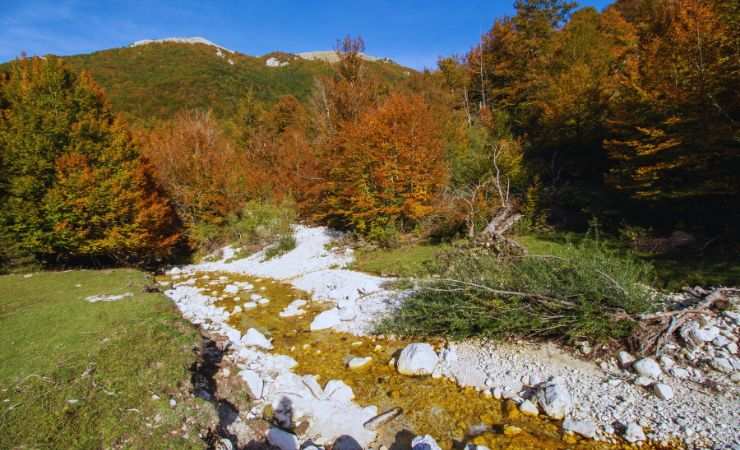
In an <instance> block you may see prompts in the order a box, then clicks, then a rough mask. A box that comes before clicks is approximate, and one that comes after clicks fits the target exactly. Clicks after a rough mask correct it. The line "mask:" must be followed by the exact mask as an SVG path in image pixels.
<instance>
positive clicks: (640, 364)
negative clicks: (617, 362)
mask: <svg viewBox="0 0 740 450" xmlns="http://www.w3.org/2000/svg"><path fill="white" fill-rule="evenodd" d="M632 368H633V369H635V372H637V374H638V375H641V376H643V377H647V378H652V379H654V380H657V379H658V378H660V376H661V375H662V374H663V370H662V369H661V368H660V365H659V364H658V363H657V362H655V360H654V359H652V358H643V359H641V360H639V361H637V362H635V363H634V364H632Z"/></svg>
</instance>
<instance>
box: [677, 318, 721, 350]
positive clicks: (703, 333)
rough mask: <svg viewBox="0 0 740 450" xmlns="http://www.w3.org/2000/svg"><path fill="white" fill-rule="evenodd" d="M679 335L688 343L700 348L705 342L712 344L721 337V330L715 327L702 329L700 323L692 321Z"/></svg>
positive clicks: (683, 327)
mask: <svg viewBox="0 0 740 450" xmlns="http://www.w3.org/2000/svg"><path fill="white" fill-rule="evenodd" d="M679 334H680V335H681V337H682V338H683V340H684V341H686V342H687V343H689V344H691V345H694V346H700V345H702V344H704V343H705V342H711V341H713V340H714V338H716V337H717V336H719V328H717V327H715V326H707V327H702V326H701V325H700V324H699V322H697V321H692V322H689V323H687V324H686V325H684V326H682V327H681V330H680V331H679Z"/></svg>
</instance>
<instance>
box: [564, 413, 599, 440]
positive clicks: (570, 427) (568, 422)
mask: <svg viewBox="0 0 740 450" xmlns="http://www.w3.org/2000/svg"><path fill="white" fill-rule="evenodd" d="M563 430H564V431H566V432H569V433H575V434H579V435H581V436H583V437H585V438H588V439H593V438H594V437H595V436H596V424H594V423H593V422H592V421H590V420H575V419H573V418H571V417H566V418H565V420H564V421H563Z"/></svg>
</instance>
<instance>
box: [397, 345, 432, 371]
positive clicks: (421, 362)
mask: <svg viewBox="0 0 740 450" xmlns="http://www.w3.org/2000/svg"><path fill="white" fill-rule="evenodd" d="M438 363H439V357H438V356H437V353H436V352H435V351H434V348H432V346H431V345H429V344H427V343H414V344H409V345H408V346H406V348H404V349H403V351H401V354H400V355H399V357H398V362H397V363H396V368H397V369H398V372H399V373H400V374H402V375H412V376H414V375H431V373H432V372H434V368H435V367H436V366H437V364H438Z"/></svg>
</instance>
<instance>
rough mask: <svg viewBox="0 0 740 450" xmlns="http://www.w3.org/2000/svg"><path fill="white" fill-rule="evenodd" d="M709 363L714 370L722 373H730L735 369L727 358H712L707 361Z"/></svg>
mask: <svg viewBox="0 0 740 450" xmlns="http://www.w3.org/2000/svg"><path fill="white" fill-rule="evenodd" d="M709 365H710V366H712V367H713V368H714V369H715V370H718V371H720V372H724V373H732V372H733V371H734V370H735V369H734V367H733V366H732V363H731V362H730V360H729V359H727V358H712V359H711V360H710V361H709Z"/></svg>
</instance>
